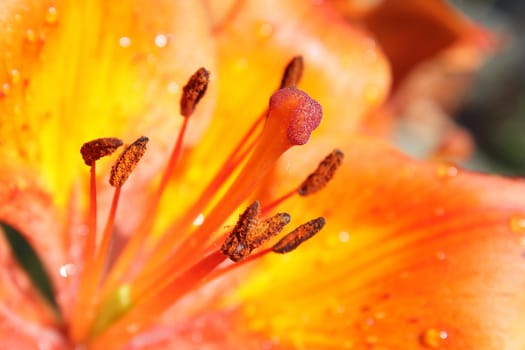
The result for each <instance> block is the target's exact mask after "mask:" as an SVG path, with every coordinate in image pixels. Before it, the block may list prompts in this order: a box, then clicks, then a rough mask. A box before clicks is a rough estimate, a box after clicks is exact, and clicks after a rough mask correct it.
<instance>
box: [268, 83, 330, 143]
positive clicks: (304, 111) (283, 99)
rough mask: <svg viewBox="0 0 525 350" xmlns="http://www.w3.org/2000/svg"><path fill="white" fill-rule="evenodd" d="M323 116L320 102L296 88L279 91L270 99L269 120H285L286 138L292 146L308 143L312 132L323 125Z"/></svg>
mask: <svg viewBox="0 0 525 350" xmlns="http://www.w3.org/2000/svg"><path fill="white" fill-rule="evenodd" d="M322 115H323V111H322V108H321V105H320V104H319V102H317V101H316V100H314V99H313V98H311V97H310V96H308V94H306V93H305V92H304V91H302V90H299V89H296V88H294V87H287V88H284V89H280V90H277V91H276V92H275V93H274V94H273V95H272V97H271V98H270V107H269V114H268V118H269V119H270V118H272V117H277V118H279V119H280V118H283V119H284V120H285V123H286V124H285V125H287V127H286V131H285V132H286V138H287V140H288V142H289V144H290V145H292V146H294V145H304V144H305V143H307V142H308V140H309V139H310V134H311V133H312V131H314V130H315V129H316V128H317V127H318V126H319V124H320V123H321V118H322ZM281 125H282V124H281Z"/></svg>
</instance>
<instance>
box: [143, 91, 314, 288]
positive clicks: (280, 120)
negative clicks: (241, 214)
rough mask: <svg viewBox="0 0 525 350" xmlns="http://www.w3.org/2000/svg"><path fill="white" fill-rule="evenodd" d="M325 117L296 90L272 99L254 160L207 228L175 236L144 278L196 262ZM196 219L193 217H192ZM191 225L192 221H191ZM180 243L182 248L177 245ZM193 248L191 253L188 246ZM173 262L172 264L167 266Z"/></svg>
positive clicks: (209, 217) (160, 250)
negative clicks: (274, 169)
mask: <svg viewBox="0 0 525 350" xmlns="http://www.w3.org/2000/svg"><path fill="white" fill-rule="evenodd" d="M321 118H322V109H321V106H320V104H319V103H318V102H317V101H315V100H313V99H312V98H311V97H310V96H308V95H307V94H306V93H305V92H303V91H301V90H298V89H296V88H293V87H288V88H285V89H281V90H279V91H277V92H276V93H274V94H273V96H272V97H271V98H270V106H269V112H268V117H267V118H266V123H265V125H264V129H263V131H262V134H261V136H260V137H259V139H258V142H257V145H256V146H255V149H254V150H253V152H252V154H251V157H250V158H249V159H248V160H247V162H246V164H245V165H244V167H243V169H242V170H241V171H240V173H239V174H238V175H237V178H236V179H235V180H234V181H233V183H232V185H231V186H230V188H229V189H228V190H227V191H226V193H225V194H224V196H223V197H222V199H221V200H219V201H218V204H217V205H216V206H215V207H213V208H212V209H211V211H210V212H209V214H208V215H206V221H205V222H204V223H203V225H201V226H199V227H198V228H196V230H195V231H194V232H193V233H192V235H191V236H189V237H187V238H186V239H185V240H184V241H182V242H180V241H179V237H177V236H175V235H171V236H170V237H168V238H167V239H166V241H165V242H163V245H161V246H159V247H158V249H156V250H155V254H154V256H152V259H150V260H149V261H148V262H147V264H146V265H145V267H144V269H143V270H142V271H144V273H142V275H143V276H142V277H140V278H148V277H147V276H146V274H149V275H151V274H153V273H155V274H159V275H163V274H165V273H166V274H169V273H172V271H173V268H174V266H182V267H184V266H186V264H188V263H191V262H193V261H194V260H192V257H191V256H192V255H195V254H198V253H200V252H202V251H203V249H205V248H206V247H207V246H208V243H209V240H210V238H211V236H212V235H213V233H214V232H215V231H216V230H217V228H218V227H219V226H220V225H221V224H222V223H223V222H224V221H225V220H226V219H227V218H228V217H229V215H230V214H231V213H232V212H233V211H234V210H235V209H236V208H237V207H238V206H239V205H240V204H241V203H242V202H243V201H244V200H245V199H246V197H247V196H248V195H249V194H250V193H251V192H252V191H253V188H254V186H255V185H256V184H257V183H258V182H259V181H260V180H261V179H262V178H263V177H264V176H265V175H266V174H267V173H268V171H269V170H270V169H272V167H273V166H274V164H275V162H276V161H277V160H278V159H279V157H280V156H281V155H282V154H283V153H284V152H285V151H286V150H288V149H289V148H291V147H292V146H294V145H303V144H304V143H306V142H307V141H308V139H309V137H310V134H311V132H312V131H313V130H314V129H315V128H316V127H317V126H318V125H319V123H320V121H321ZM192 220H193V218H192ZM190 223H191V221H190ZM176 242H179V243H180V244H179V245H178V247H179V249H176V250H173V248H172V247H173V245H174V244H175V243H176ZM189 246H190V247H193V251H192V252H191V253H190V252H189V250H188V249H185V247H189ZM167 260H169V264H164V262H165V261H167Z"/></svg>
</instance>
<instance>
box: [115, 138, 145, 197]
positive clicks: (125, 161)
mask: <svg viewBox="0 0 525 350" xmlns="http://www.w3.org/2000/svg"><path fill="white" fill-rule="evenodd" d="M148 141H149V139H148V138H147V137H145V136H142V137H139V138H138V139H137V140H136V141H135V142H133V143H132V144H131V145H129V146H128V147H126V149H125V150H124V151H123V152H122V154H121V155H120V157H119V158H118V159H117V161H116V162H115V165H113V167H112V168H111V174H110V177H109V184H110V185H111V186H114V187H122V185H124V182H126V180H127V179H128V177H129V175H130V174H131V172H132V171H133V170H134V169H135V167H136V166H137V164H138V162H139V161H140V159H141V158H142V156H143V155H144V153H145V152H146V144H147V143H148Z"/></svg>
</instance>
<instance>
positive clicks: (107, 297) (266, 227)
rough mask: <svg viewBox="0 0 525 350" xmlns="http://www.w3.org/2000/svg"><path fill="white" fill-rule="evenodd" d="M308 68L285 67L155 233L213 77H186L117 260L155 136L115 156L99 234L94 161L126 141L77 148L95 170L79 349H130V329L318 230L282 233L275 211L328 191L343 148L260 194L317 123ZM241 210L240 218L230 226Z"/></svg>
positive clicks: (311, 224) (75, 331) (283, 216)
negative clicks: (207, 174) (122, 211)
mask: <svg viewBox="0 0 525 350" xmlns="http://www.w3.org/2000/svg"><path fill="white" fill-rule="evenodd" d="M303 65H304V63H303V60H302V57H300V56H297V57H294V58H293V59H292V60H291V61H290V62H289V63H288V65H287V66H286V68H285V70H284V74H283V77H282V79H281V83H280V85H279V86H278V89H277V90H276V91H275V92H274V93H273V94H272V95H271V96H270V97H269V103H268V106H267V108H266V110H265V111H263V113H262V114H261V116H260V117H259V118H256V120H255V121H254V123H253V125H252V126H251V127H250V128H249V129H248V130H247V131H246V134H245V135H244V137H243V138H242V139H241V140H240V141H239V143H238V144H237V145H234V146H233V147H232V152H231V153H230V154H229V156H228V157H226V160H225V161H224V164H223V165H222V166H221V167H220V168H219V169H218V171H217V173H216V175H215V176H213V177H212V178H211V180H210V182H209V184H208V185H207V186H206V187H205V188H204V189H203V190H202V193H201V194H200V196H198V197H197V199H196V200H195V201H194V202H193V203H190V204H189V205H187V208H185V211H184V212H183V214H182V215H180V216H178V217H176V218H174V219H173V220H172V223H171V225H170V226H168V227H167V228H166V230H165V232H164V233H163V234H162V235H160V236H158V237H152V235H151V232H152V228H153V226H154V224H155V220H156V215H157V211H158V208H159V205H160V204H159V203H160V201H161V199H162V198H163V196H164V195H165V193H166V188H167V186H168V185H170V186H177V184H176V183H172V179H173V178H174V176H173V174H174V172H175V171H177V169H179V168H178V164H179V163H180V161H181V157H182V154H183V145H184V136H185V130H186V127H187V125H188V123H189V122H190V121H191V116H192V114H193V113H194V111H195V109H196V108H198V104H199V101H200V100H201V99H202V98H204V96H205V92H206V89H207V86H208V83H209V81H210V73H209V72H208V71H207V70H206V69H205V68H200V69H198V70H197V71H196V72H195V73H194V74H193V75H192V76H191V77H190V79H189V80H188V83H187V84H186V85H185V86H184V88H183V92H182V97H181V100H180V116H181V117H182V118H183V124H182V126H181V129H180V131H179V134H178V136H177V138H176V141H175V143H174V146H173V150H172V153H171V156H170V158H169V161H168V163H167V165H166V167H165V170H164V172H163V173H162V174H160V177H159V178H160V181H159V183H158V185H157V188H156V189H155V190H154V195H153V200H152V201H151V202H150V203H148V204H147V206H146V208H145V209H144V212H143V218H142V221H141V222H140V224H139V225H138V227H137V229H136V232H135V233H134V234H133V235H132V236H131V238H130V239H129V240H128V241H127V242H126V244H125V246H124V248H123V250H122V251H121V252H120V253H119V255H118V256H117V257H116V258H115V257H111V258H110V249H109V248H110V246H111V244H112V242H113V240H114V237H113V232H114V231H115V227H114V226H115V218H116V217H117V215H118V203H119V198H120V193H121V188H122V187H123V186H125V184H126V181H127V179H128V178H129V177H130V176H133V171H134V169H135V168H136V167H138V166H140V164H139V163H140V160H141V159H142V157H143V156H144V154H145V153H146V152H147V150H146V146H147V143H148V142H149V139H148V138H147V137H146V136H141V137H138V138H137V139H136V140H135V141H133V142H132V143H130V144H129V145H127V146H124V148H123V151H122V152H121V153H120V155H118V156H116V160H115V161H114V165H113V167H112V168H111V171H110V174H109V183H110V185H111V186H113V187H114V191H115V192H114V197H113V201H112V205H111V208H110V212H109V214H108V215H107V221H106V223H105V226H104V230H102V231H101V232H98V231H97V220H98V213H97V188H96V186H97V180H96V179H97V176H98V175H97V173H96V163H97V161H98V160H99V159H100V158H101V157H108V156H112V154H113V153H114V152H116V150H117V149H118V148H119V147H122V146H123V143H124V142H123V141H121V140H120V139H118V138H114V137H108V138H99V139H96V140H93V141H89V142H86V143H85V144H84V145H83V146H82V147H81V154H82V157H83V159H84V162H85V163H86V165H88V166H89V167H90V169H91V170H90V176H91V177H90V205H89V215H88V221H89V222H88V223H89V225H88V226H89V232H88V236H87V238H86V242H85V246H84V252H83V266H82V267H81V277H80V283H79V291H78V296H77V300H76V302H75V305H74V307H73V312H72V317H71V319H70V322H71V325H70V327H69V329H68V332H69V337H70V338H71V339H72V342H73V343H75V344H83V345H85V346H87V347H88V348H89V349H103V348H104V346H105V345H104V344H118V345H125V344H126V341H129V326H130V325H131V324H133V327H134V331H135V332H139V331H141V330H144V329H147V328H148V327H149V326H151V324H152V322H153V321H154V318H155V317H156V316H158V315H159V314H161V313H162V312H163V311H164V310H166V309H168V308H169V307H171V306H172V305H174V304H176V303H177V302H178V301H179V300H180V299H181V298H182V297H184V296H185V295H187V294H188V293H190V292H191V291H192V290H196V289H198V288H200V287H202V286H203V285H205V284H207V283H209V282H210V281H212V280H214V279H216V278H219V277H221V276H223V275H225V274H228V273H231V272H232V271H234V270H236V269H237V268H239V267H240V266H242V265H245V264H249V263H252V262H253V261H256V260H259V259H262V258H263V257H265V256H266V255H274V256H277V255H280V254H286V253H290V252H293V251H295V250H297V249H298V247H299V245H300V244H302V243H304V242H305V241H307V240H308V239H310V238H312V237H313V236H314V235H316V234H317V233H318V232H319V231H321V229H322V228H323V227H324V225H325V219H324V218H322V217H318V218H315V219H313V220H310V221H308V222H306V223H303V224H300V225H297V224H295V225H291V226H294V227H295V228H294V229H291V230H288V233H287V234H283V233H282V232H283V231H285V229H286V227H287V226H288V225H290V224H291V223H292V222H293V218H292V217H291V215H290V214H289V213H287V212H286V211H285V210H284V211H283V210H279V211H277V210H276V209H278V207H279V209H280V207H283V209H286V208H285V207H286V206H285V202H286V199H288V198H290V197H292V196H294V195H297V196H298V197H299V198H301V197H304V196H308V195H313V194H315V193H316V192H318V191H320V190H322V189H323V188H324V187H325V186H326V185H328V183H329V182H330V180H331V179H332V178H333V176H334V174H335V172H336V170H337V169H338V168H339V166H340V165H341V162H342V160H343V154H342V152H341V151H339V150H335V151H333V152H332V153H330V154H329V155H328V156H327V157H326V158H325V159H323V160H322V161H321V163H320V164H319V166H318V168H317V169H315V170H314V171H313V172H312V173H310V174H309V175H307V176H306V178H305V180H304V181H303V182H302V183H300V184H298V185H297V186H295V187H294V188H292V189H291V191H290V192H288V193H285V194H283V195H282V196H280V197H276V198H273V199H271V200H266V201H265V202H261V201H260V200H258V199H257V198H254V195H255V193H257V192H256V189H257V188H259V187H260V186H262V183H263V180H264V178H265V176H266V175H267V174H268V173H269V172H270V171H271V170H272V169H273V168H274V166H275V165H276V162H277V161H278V160H279V158H280V157H281V155H282V154H283V153H284V152H286V151H287V150H288V149H290V148H291V147H296V146H301V145H304V144H306V143H307V142H308V141H309V140H310V138H311V137H312V134H313V133H314V132H315V129H316V128H317V127H318V126H319V124H320V123H321V119H322V107H321V105H320V104H319V103H318V102H317V101H316V100H314V99H313V98H311V97H310V96H309V95H308V94H307V93H306V92H304V91H302V90H300V89H299V88H297V87H296V85H297V84H299V82H300V78H301V76H302V72H303V68H304V67H303ZM202 213H205V217H206V219H205V220H203V221H202V222H200V223H199V225H195V224H194V219H195V217H197V216H199V215H202ZM236 213H238V219H237V221H235V222H233V223H232V222H231V220H232V219H231V218H232V217H235V214H236ZM279 237H280V238H279ZM145 315H146V316H145Z"/></svg>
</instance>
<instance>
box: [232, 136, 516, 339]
mask: <svg viewBox="0 0 525 350" xmlns="http://www.w3.org/2000/svg"><path fill="white" fill-rule="evenodd" d="M354 142H355V143H354V148H352V149H348V150H347V151H346V154H345V162H344V169H343V170H342V173H340V174H336V177H335V179H334V182H333V183H331V184H330V185H329V187H328V188H327V189H326V190H324V192H322V193H320V194H319V195H315V196H313V197H314V198H311V199H309V200H304V199H303V200H297V201H294V202H293V203H294V204H295V206H294V207H293V210H291V211H290V213H291V215H292V217H293V218H294V221H293V223H292V225H297V224H299V223H301V222H304V221H305V220H308V219H311V218H312V215H314V214H313V213H316V214H315V215H318V214H322V215H324V216H325V217H326V218H327V226H326V228H325V229H324V230H323V231H322V232H320V233H319V234H318V236H316V237H315V238H314V240H315V241H312V242H307V243H305V244H304V245H303V246H301V247H300V248H298V251H297V252H296V254H290V255H289V256H288V255H286V256H282V257H275V256H272V257H268V258H267V259H266V260H265V261H264V262H263V263H262V264H261V265H260V266H258V267H257V268H256V269H254V270H252V271H250V274H249V275H248V276H249V277H247V279H246V280H245V281H244V283H243V284H242V286H241V288H240V291H239V292H238V293H236V296H235V298H233V300H234V302H240V303H241V304H242V308H243V310H244V319H243V321H242V322H245V324H246V327H248V328H249V329H252V330H254V331H258V332H263V333H266V334H267V335H268V337H270V338H271V339H274V340H275V341H276V342H278V343H280V344H282V345H283V346H291V347H294V348H315V349H342V348H349V349H369V348H374V349H392V348H393V349H401V348H402V349H423V348H440V349H470V348H476V349H504V348H506V349H521V348H523V346H524V345H525V338H524V337H523V332H522V329H521V325H523V322H525V316H524V315H525V312H524V311H525V309H524V305H525V293H524V292H523V291H524V290H525V260H524V257H523V254H524V252H525V224H524V223H525V182H524V181H523V180H509V179H504V178H499V177H490V176H486V175H480V174H472V173H468V172H466V171H463V170H461V169H458V168H456V167H454V166H451V165H447V164H441V165H433V164H425V163H418V162H416V161H412V160H409V159H407V158H406V157H405V156H402V155H400V154H399V153H397V152H396V151H393V150H391V149H389V148H387V147H385V146H384V145H383V144H379V143H376V142H373V141H369V140H360V139H356V140H354ZM291 206H292V204H291V203H287V205H286V206H285V207H286V208H287V209H289V208H290V207H291Z"/></svg>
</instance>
